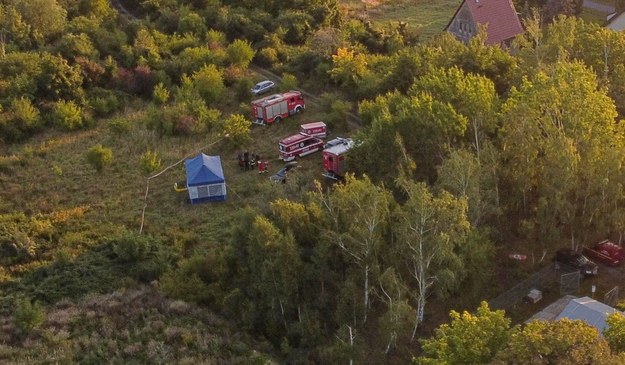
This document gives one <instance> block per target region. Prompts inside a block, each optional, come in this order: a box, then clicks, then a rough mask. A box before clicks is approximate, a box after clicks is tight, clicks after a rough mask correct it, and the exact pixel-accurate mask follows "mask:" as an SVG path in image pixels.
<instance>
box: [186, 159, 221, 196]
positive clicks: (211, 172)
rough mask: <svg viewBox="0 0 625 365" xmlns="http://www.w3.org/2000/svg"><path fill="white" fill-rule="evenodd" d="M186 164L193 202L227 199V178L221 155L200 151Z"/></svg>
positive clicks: (188, 187) (188, 188) (188, 185)
mask: <svg viewBox="0 0 625 365" xmlns="http://www.w3.org/2000/svg"><path fill="white" fill-rule="evenodd" d="M184 165H185V168H186V170H187V190H188V191H189V199H190V200H191V204H197V203H203V202H207V201H223V200H226V179H225V178H224V172H223V169H222V167H221V158H219V156H208V155H205V154H203V153H200V154H199V155H197V156H196V157H194V158H190V159H188V160H186V161H185V163H184Z"/></svg>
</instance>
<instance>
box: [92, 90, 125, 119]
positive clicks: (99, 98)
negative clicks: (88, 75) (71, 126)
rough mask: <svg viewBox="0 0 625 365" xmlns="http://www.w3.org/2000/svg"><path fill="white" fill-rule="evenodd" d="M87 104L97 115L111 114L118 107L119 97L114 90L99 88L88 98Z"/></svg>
mask: <svg viewBox="0 0 625 365" xmlns="http://www.w3.org/2000/svg"><path fill="white" fill-rule="evenodd" d="M89 106H91V108H92V109H93V111H94V112H95V114H96V115H97V116H101V117H103V116H107V115H111V114H112V113H113V112H115V111H117V110H118V109H119V107H120V103H119V99H117V96H116V95H115V93H114V92H112V91H110V90H105V89H100V91H98V92H97V93H94V95H92V96H91V97H90V98H89Z"/></svg>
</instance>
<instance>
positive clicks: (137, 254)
mask: <svg viewBox="0 0 625 365" xmlns="http://www.w3.org/2000/svg"><path fill="white" fill-rule="evenodd" d="M109 243H110V244H111V245H112V247H113V252H114V253H115V255H117V258H118V259H119V260H120V261H122V262H126V263H128V262H137V261H139V260H142V259H144V258H145V257H146V256H147V254H148V253H149V252H150V249H151V246H152V243H151V239H150V237H148V236H145V235H142V234H139V233H132V232H126V233H124V234H121V235H119V236H117V237H115V238H112V239H111V240H110V241H109Z"/></svg>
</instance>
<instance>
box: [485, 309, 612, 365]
mask: <svg viewBox="0 0 625 365" xmlns="http://www.w3.org/2000/svg"><path fill="white" fill-rule="evenodd" d="M610 357H611V353H610V349H609V346H608V343H607V342H606V340H605V339H604V338H602V337H600V336H599V333H598V332H597V329H596V328H595V327H591V326H590V325H588V324H587V323H586V322H584V321H581V320H570V319H568V318H562V319H560V320H557V321H532V322H530V323H528V324H527V325H525V327H524V328H523V329H522V330H520V331H516V332H515V333H513V334H512V336H511V338H510V340H509V341H508V345H507V346H506V347H505V348H504V349H502V350H501V351H499V353H498V355H497V357H496V361H495V362H494V364H512V363H515V364H518V363H522V364H531V363H537V362H538V363H540V362H542V361H543V359H545V358H548V359H550V361H552V362H553V363H557V364H570V365H582V364H601V363H610V362H609V361H610Z"/></svg>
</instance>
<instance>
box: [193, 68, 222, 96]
mask: <svg viewBox="0 0 625 365" xmlns="http://www.w3.org/2000/svg"><path fill="white" fill-rule="evenodd" d="M193 87H194V89H195V90H196V91H197V93H198V94H199V95H200V96H201V97H202V98H203V99H204V100H205V101H206V102H207V103H209V104H210V103H213V102H216V101H218V100H219V97H220V96H221V94H223V92H224V90H225V87H224V78H223V75H222V73H221V71H220V70H219V69H218V68H217V67H216V66H215V65H207V66H204V67H202V68H201V69H200V70H199V71H197V72H195V73H194V74H193Z"/></svg>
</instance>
